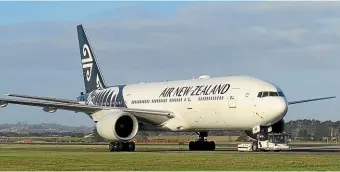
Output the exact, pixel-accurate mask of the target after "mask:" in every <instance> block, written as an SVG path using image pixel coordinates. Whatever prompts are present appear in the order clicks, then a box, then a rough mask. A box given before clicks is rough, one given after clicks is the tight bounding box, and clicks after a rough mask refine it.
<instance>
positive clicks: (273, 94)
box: [257, 91, 284, 98]
mask: <svg viewBox="0 0 340 172" xmlns="http://www.w3.org/2000/svg"><path fill="white" fill-rule="evenodd" d="M277 96H280V97H284V94H283V93H282V92H273V91H262V92H259V94H258V95H257V97H259V98H262V97H277Z"/></svg>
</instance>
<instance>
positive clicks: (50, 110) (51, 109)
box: [43, 107, 57, 113]
mask: <svg viewBox="0 0 340 172" xmlns="http://www.w3.org/2000/svg"><path fill="white" fill-rule="evenodd" d="M43 110H44V111H45V112H48V113H54V112H55V111H57V108H55V107H43Z"/></svg>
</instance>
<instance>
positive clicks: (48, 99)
mask: <svg viewBox="0 0 340 172" xmlns="http://www.w3.org/2000/svg"><path fill="white" fill-rule="evenodd" d="M6 95H7V96H10V97H20V98H27V99H36V100H46V101H54V102H61V103H79V102H78V101H76V100H69V99H58V98H53V97H38V96H29V95H21V94H6Z"/></svg>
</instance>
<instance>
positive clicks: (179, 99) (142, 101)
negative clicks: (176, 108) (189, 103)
mask: <svg viewBox="0 0 340 172" xmlns="http://www.w3.org/2000/svg"><path fill="white" fill-rule="evenodd" d="M182 100H183V98H171V99H169V102H182ZM167 102H168V99H152V100H151V103H167ZM131 103H132V104H143V103H150V100H132V102H131Z"/></svg>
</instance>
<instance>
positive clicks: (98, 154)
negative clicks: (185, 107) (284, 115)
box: [0, 145, 340, 171]
mask: <svg viewBox="0 0 340 172" xmlns="http://www.w3.org/2000/svg"><path fill="white" fill-rule="evenodd" d="M182 148H183V149H185V150H187V147H186V146H184V147H182ZM151 149H152V150H164V149H166V150H179V149H180V148H179V146H164V145H163V146H139V145H137V150H136V151H146V152H107V146H102V145H99V146H98V145H81V146H76V145H0V170H1V171H5V170H6V171H9V170H10V171H19V170H25V171H28V170H40V171H42V170H58V171H59V170H70V171H71V170H72V171H73V170H111V171H112V170H275V171H277V170H339V169H340V157H339V155H337V154H328V155H321V154H306V153H303V154H296V153H291V154H287V153H281V154H273V153H231V152H222V153H221V152H189V151H179V152H174V151H159V152H147V151H148V150H151Z"/></svg>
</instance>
